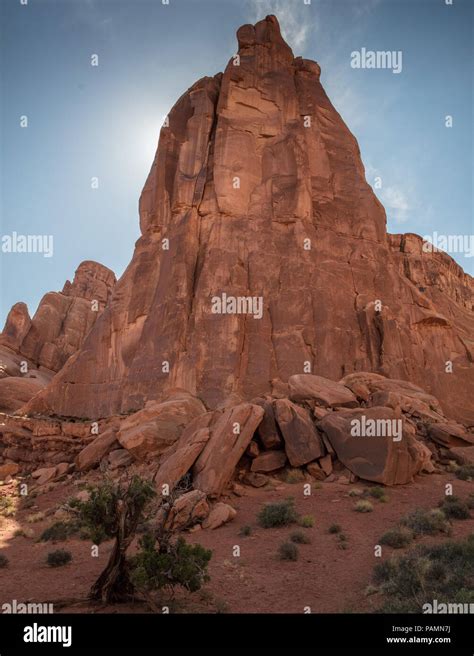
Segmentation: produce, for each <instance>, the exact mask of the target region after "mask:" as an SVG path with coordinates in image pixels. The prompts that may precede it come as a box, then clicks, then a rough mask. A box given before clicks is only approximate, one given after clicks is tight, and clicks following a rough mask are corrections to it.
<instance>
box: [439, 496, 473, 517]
mask: <svg viewBox="0 0 474 656" xmlns="http://www.w3.org/2000/svg"><path fill="white" fill-rule="evenodd" d="M438 505H439V507H440V508H441V510H442V511H443V513H444V514H445V515H446V517H447V518H448V519H469V518H470V516H471V513H470V512H469V506H468V505H467V503H465V502H464V501H461V499H459V498H458V497H455V496H447V497H446V498H445V499H443V501H440V502H439V504H438Z"/></svg>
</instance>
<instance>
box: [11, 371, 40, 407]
mask: <svg viewBox="0 0 474 656" xmlns="http://www.w3.org/2000/svg"><path fill="white" fill-rule="evenodd" d="M44 386H45V383H44V381H42V380H38V379H37V378H26V377H20V376H8V377H7V378H2V379H0V412H15V410H18V409H19V408H21V407H22V406H23V405H24V404H25V403H26V402H27V401H29V400H30V399H32V398H33V396H34V395H35V394H37V393H38V392H39V391H40V390H42V389H43V387H44Z"/></svg>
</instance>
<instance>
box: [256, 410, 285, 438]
mask: <svg viewBox="0 0 474 656" xmlns="http://www.w3.org/2000/svg"><path fill="white" fill-rule="evenodd" d="M256 404H257V405H260V406H261V407H262V408H263V410H264V415H263V417H262V421H261V422H260V424H259V427H258V428H257V435H258V437H259V438H260V441H261V443H262V444H263V448H264V449H278V448H280V447H281V445H282V439H281V436H280V433H279V431H278V426H277V424H276V421H275V413H274V412H273V404H272V402H271V401H267V400H262V401H256Z"/></svg>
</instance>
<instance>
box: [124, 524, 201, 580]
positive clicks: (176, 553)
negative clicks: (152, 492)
mask: <svg viewBox="0 0 474 656" xmlns="http://www.w3.org/2000/svg"><path fill="white" fill-rule="evenodd" d="M211 556H212V551H209V550H208V549H205V548H204V547H202V546H201V545H200V544H193V545H191V544H187V543H186V542H185V540H184V539H183V538H182V537H180V538H178V539H177V540H176V542H165V543H158V542H157V541H156V540H155V538H154V537H153V536H152V535H151V534H146V535H144V536H143V537H142V538H141V540H140V548H139V551H138V553H137V554H136V555H135V556H134V557H133V558H131V559H130V567H131V572H130V580H131V581H132V583H133V585H134V586H135V588H136V589H137V590H139V591H142V592H145V593H150V592H154V591H157V590H161V589H163V588H170V589H173V588H174V587H176V586H181V587H183V588H185V589H186V590H189V591H190V592H196V590H199V589H200V588H201V586H202V585H203V583H205V582H207V581H209V575H208V574H207V566H208V564H209V561H210V559H211Z"/></svg>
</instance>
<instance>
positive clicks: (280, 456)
mask: <svg viewBox="0 0 474 656" xmlns="http://www.w3.org/2000/svg"><path fill="white" fill-rule="evenodd" d="M285 464H286V453H285V452H284V451H266V452H265V453H262V454H261V455H259V456H258V457H257V458H255V459H254V460H253V461H252V465H251V467H250V469H251V471H253V472H262V473H265V472H271V471H276V470H277V469H281V468H282V467H284V466H285Z"/></svg>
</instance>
